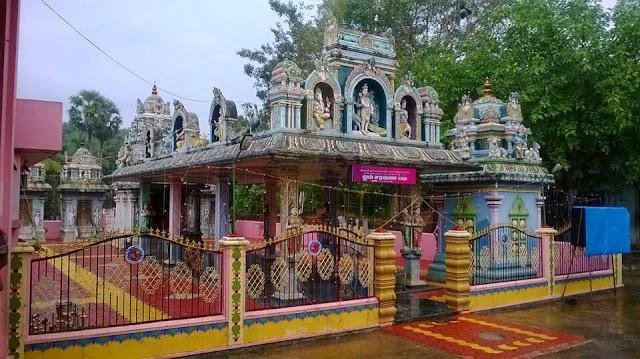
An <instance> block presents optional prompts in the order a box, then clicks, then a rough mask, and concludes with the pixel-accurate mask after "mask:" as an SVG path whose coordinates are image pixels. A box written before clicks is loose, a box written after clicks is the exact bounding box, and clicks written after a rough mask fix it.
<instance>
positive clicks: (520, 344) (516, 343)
mask: <svg viewBox="0 0 640 359" xmlns="http://www.w3.org/2000/svg"><path fill="white" fill-rule="evenodd" d="M512 344H513V345H517V346H519V347H528V346H530V345H531V344H529V343H523V342H521V341H519V340H516V341H515V342H513V343H512Z"/></svg>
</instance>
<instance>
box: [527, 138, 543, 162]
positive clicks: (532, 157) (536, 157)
mask: <svg viewBox="0 0 640 359" xmlns="http://www.w3.org/2000/svg"><path fill="white" fill-rule="evenodd" d="M524 158H525V159H526V160H528V161H540V160H541V159H542V158H541V157H540V145H539V144H538V142H534V143H533V146H532V147H531V148H529V149H527V150H525V151H524Z"/></svg>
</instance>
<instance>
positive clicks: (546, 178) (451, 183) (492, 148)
mask: <svg viewBox="0 0 640 359" xmlns="http://www.w3.org/2000/svg"><path fill="white" fill-rule="evenodd" d="M453 121H454V124H455V128H453V129H451V130H449V131H447V136H448V137H449V138H451V143H452V149H453V151H454V152H457V153H458V154H459V155H460V156H461V157H462V158H463V159H464V160H465V162H466V163H468V164H475V165H477V166H478V170H476V171H465V172H453V173H441V174H428V175H423V176H422V179H423V181H425V182H427V183H429V184H431V185H432V186H433V187H434V190H435V192H436V193H437V194H439V195H440V197H439V199H438V200H437V201H436V205H437V207H440V208H437V209H438V211H439V212H440V213H442V214H443V215H444V216H445V217H447V219H449V220H443V219H442V218H441V219H440V221H439V222H440V223H439V227H440V228H439V229H440V230H439V235H440V238H439V243H438V253H437V254H436V258H435V260H434V263H433V264H432V265H431V268H430V269H429V279H430V280H432V281H439V282H442V281H444V259H445V258H444V242H443V241H444V238H443V235H442V234H443V233H445V232H446V231H447V230H449V229H451V228H452V227H453V226H454V225H456V226H458V227H461V228H464V229H466V230H467V231H469V232H471V233H472V235H473V233H474V232H476V231H479V230H483V229H486V228H489V227H496V226H499V225H509V226H512V227H516V228H519V229H522V230H524V231H526V232H529V233H532V232H534V231H535V230H536V229H538V228H540V226H541V218H542V205H543V203H544V197H543V195H542V194H543V191H544V186H545V185H546V184H550V183H553V175H551V174H549V173H548V171H547V169H546V168H544V167H543V166H542V165H541V162H542V159H541V157H540V146H539V145H538V143H536V142H532V141H529V139H528V136H529V135H531V130H530V129H529V128H527V127H526V126H525V125H524V124H523V117H522V111H521V108H520V103H519V102H518V94H517V93H516V92H512V93H511V94H510V95H509V102H507V103H504V102H503V101H501V100H499V99H497V98H495V97H494V96H493V92H492V89H491V84H490V83H489V79H486V80H485V83H484V86H483V96H482V97H481V98H479V99H477V100H476V101H473V102H472V101H471V99H470V98H469V96H468V95H464V96H462V100H461V103H460V104H459V105H458V112H457V113H456V115H455V117H454V119H453ZM504 273H508V271H504Z"/></svg>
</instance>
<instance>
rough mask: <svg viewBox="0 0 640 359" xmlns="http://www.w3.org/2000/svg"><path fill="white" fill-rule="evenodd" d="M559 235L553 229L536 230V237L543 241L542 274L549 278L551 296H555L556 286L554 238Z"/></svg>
mask: <svg viewBox="0 0 640 359" xmlns="http://www.w3.org/2000/svg"><path fill="white" fill-rule="evenodd" d="M557 234H558V231H556V230H555V229H553V228H550V227H542V228H538V229H536V235H537V236H538V237H540V238H541V240H542V273H543V274H544V277H545V278H547V283H548V288H549V295H551V296H553V294H554V292H555V286H556V273H555V272H556V269H555V245H554V238H555V236H556V235H557Z"/></svg>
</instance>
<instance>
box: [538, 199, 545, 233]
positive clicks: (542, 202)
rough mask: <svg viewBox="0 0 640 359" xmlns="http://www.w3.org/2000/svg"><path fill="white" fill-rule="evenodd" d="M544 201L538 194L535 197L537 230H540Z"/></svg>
mask: <svg viewBox="0 0 640 359" xmlns="http://www.w3.org/2000/svg"><path fill="white" fill-rule="evenodd" d="M545 199H546V197H545V196H543V195H542V194H538V197H536V207H537V208H538V228H542V216H543V215H544V213H543V212H542V207H544V200H545Z"/></svg>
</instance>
